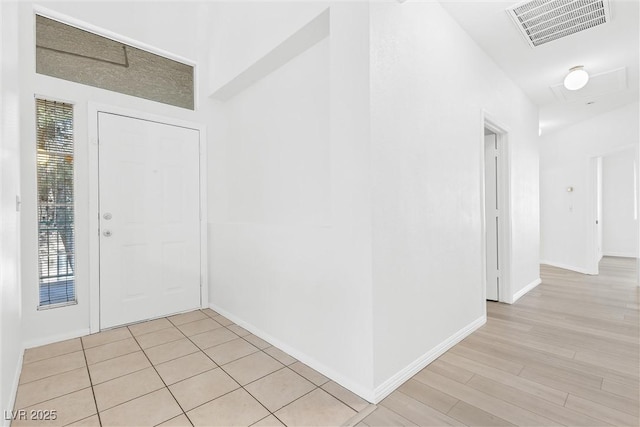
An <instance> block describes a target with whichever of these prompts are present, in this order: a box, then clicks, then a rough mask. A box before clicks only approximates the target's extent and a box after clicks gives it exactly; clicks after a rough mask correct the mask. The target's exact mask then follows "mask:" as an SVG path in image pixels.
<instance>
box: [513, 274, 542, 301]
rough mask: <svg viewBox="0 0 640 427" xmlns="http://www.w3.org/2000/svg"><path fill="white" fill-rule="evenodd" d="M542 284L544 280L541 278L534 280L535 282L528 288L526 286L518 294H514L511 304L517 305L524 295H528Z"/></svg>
mask: <svg viewBox="0 0 640 427" xmlns="http://www.w3.org/2000/svg"><path fill="white" fill-rule="evenodd" d="M540 283H542V279H540V278H539V277H538V278H537V279H536V280H534V281H533V282H531V283H529V284H528V285H527V286H525V287H524V288H522V289H520V290H519V291H518V292H516V293H515V294H513V300H512V302H511V304H513V303H515V302H516V301H518V300H519V299H520V298H522V297H523V296H524V294H526V293H527V292H529V291H530V290H531V289H533V288H535V287H536V286H538V285H539V284H540Z"/></svg>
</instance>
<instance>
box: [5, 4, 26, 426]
mask: <svg viewBox="0 0 640 427" xmlns="http://www.w3.org/2000/svg"><path fill="white" fill-rule="evenodd" d="M0 18H1V22H0V28H1V33H0V50H1V51H2V65H1V68H0V88H1V91H0V93H1V94H2V98H1V99H2V101H1V103H0V408H1V409H11V408H12V407H13V405H12V402H13V399H14V395H13V393H14V391H15V387H16V385H17V380H18V376H17V375H18V373H19V368H20V366H19V365H20V361H21V355H22V339H21V336H20V325H21V320H22V319H21V317H22V314H21V305H20V300H21V295H20V271H19V259H20V258H19V248H20V243H19V231H20V230H19V224H20V214H19V213H18V212H16V195H19V194H20V163H19V162H18V161H17V159H18V152H19V146H20V126H19V114H20V111H19V103H18V84H19V78H20V77H19V76H20V72H19V69H18V6H17V4H16V3H9V2H0ZM2 424H3V425H5V424H7V425H8V421H6V420H4V417H3V421H2Z"/></svg>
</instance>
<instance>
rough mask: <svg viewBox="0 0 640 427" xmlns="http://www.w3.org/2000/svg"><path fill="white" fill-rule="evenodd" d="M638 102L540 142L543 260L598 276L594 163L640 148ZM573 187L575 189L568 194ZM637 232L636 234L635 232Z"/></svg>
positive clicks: (574, 126) (555, 133)
mask: <svg viewBox="0 0 640 427" xmlns="http://www.w3.org/2000/svg"><path fill="white" fill-rule="evenodd" d="M638 114H639V109H638V103H633V104H629V105H627V106H625V107H622V108H619V109H617V110H614V111H611V112H608V113H606V114H602V115H600V116H598V117H595V118H593V119H590V120H588V121H584V122H580V123H577V124H575V125H573V126H569V127H567V128H565V129H562V130H559V131H557V132H554V133H551V134H548V135H543V136H542V137H541V138H540V233H541V236H540V242H541V252H540V258H541V260H542V261H543V262H544V263H547V264H552V265H557V266H559V267H563V268H568V269H571V270H575V271H579V272H583V273H589V274H593V273H595V270H594V269H593V265H592V264H593V263H592V262H591V259H590V258H591V256H590V254H589V253H588V248H589V246H590V240H589V239H590V238H591V236H592V233H591V232H590V230H591V229H590V227H592V224H591V218H592V217H591V215H590V211H589V209H590V203H589V192H588V188H589V187H588V186H589V185H590V176H589V162H590V159H592V158H595V157H597V156H606V155H607V154H611V153H613V152H616V151H618V150H621V149H625V148H628V147H637V146H638V139H639V138H638V137H639V132H638ZM567 187H573V188H574V191H573V192H571V193H568V192H567V191H566V189H567ZM629 233H630V234H631V233H632V231H631V230H630V231H629Z"/></svg>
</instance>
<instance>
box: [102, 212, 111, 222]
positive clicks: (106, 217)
mask: <svg viewBox="0 0 640 427" xmlns="http://www.w3.org/2000/svg"><path fill="white" fill-rule="evenodd" d="M102 218H104V219H106V220H107V221H109V220H110V219H111V218H112V216H111V213H110V212H107V213H105V214H104V215H102Z"/></svg>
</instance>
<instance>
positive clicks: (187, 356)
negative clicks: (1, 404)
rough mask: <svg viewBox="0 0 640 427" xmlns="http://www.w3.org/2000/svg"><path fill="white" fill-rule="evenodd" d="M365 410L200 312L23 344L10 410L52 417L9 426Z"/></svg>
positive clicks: (234, 421) (300, 416) (256, 419)
mask: <svg viewBox="0 0 640 427" xmlns="http://www.w3.org/2000/svg"><path fill="white" fill-rule="evenodd" d="M367 406H368V403H367V402H366V401H364V400H362V399H361V398H360V397H358V396H356V395H355V394H353V393H351V392H349V391H348V390H346V389H344V388H342V387H341V386H339V385H338V384H336V383H334V382H332V381H329V379H328V378H326V377H325V376H323V375H321V374H320V373H318V372H317V371H314V370H313V369H311V368H309V367H308V366H306V365H304V364H302V363H301V362H299V361H297V360H296V359H294V358H292V357H291V356H289V355H288V354H286V353H284V352H283V351H281V350H279V349H278V348H276V347H273V346H271V345H269V343H267V342H265V341H263V340H262V339H260V338H258V337H256V336H255V335H252V334H250V333H249V332H248V331H246V330H245V329H243V328H241V327H240V326H238V325H235V324H233V323H232V322H231V321H229V320H228V319H226V318H224V317H223V316H220V315H219V314H218V313H216V312H215V311H212V310H210V309H206V310H196V311H192V312H189V313H184V314H179V315H175V316H170V317H167V318H162V319H158V320H152V321H148V322H143V323H138V324H135V325H131V326H128V327H122V328H118V329H113V330H109V331H106V332H101V333H98V334H94V335H88V336H85V337H82V338H76V339H72V340H68V341H63V342H59V343H55V344H50V345H46V346H42V347H37V348H32V349H28V350H26V351H25V354H24V363H23V368H22V374H21V376H20V385H19V387H18V393H17V396H16V403H15V409H16V410H20V409H25V410H26V411H27V412H26V413H27V414H31V410H42V411H50V410H55V411H56V419H55V420H51V421H48V422H45V421H34V420H15V421H13V422H12V426H22V425H38V426H44V425H84V426H100V425H102V426H143V425H144V426H156V425H162V426H190V425H194V426H231V425H233V426H249V425H255V426H281V425H288V426H298V425H323V426H338V425H342V424H343V423H345V422H347V421H348V420H350V419H351V418H352V417H354V415H356V414H357V413H358V412H359V411H362V410H364V409H365V408H367ZM41 414H42V413H41Z"/></svg>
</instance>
